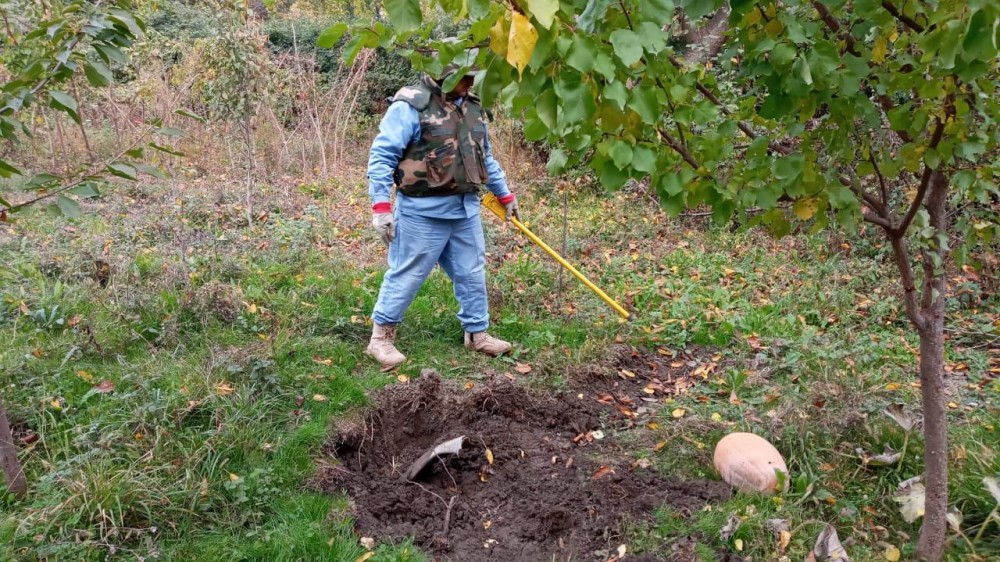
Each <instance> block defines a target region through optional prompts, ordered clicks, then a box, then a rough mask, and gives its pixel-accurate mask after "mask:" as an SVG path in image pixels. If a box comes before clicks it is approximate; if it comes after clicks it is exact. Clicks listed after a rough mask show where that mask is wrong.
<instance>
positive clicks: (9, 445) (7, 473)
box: [0, 402, 28, 500]
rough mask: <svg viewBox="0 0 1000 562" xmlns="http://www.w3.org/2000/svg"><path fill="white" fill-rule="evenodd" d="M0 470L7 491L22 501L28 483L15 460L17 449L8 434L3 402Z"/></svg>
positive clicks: (9, 433) (0, 421)
mask: <svg viewBox="0 0 1000 562" xmlns="http://www.w3.org/2000/svg"><path fill="white" fill-rule="evenodd" d="M0 469H2V470H3V477H4V480H6V482H7V491H9V492H10V493H11V494H13V495H14V497H15V498H17V499H19V500H22V499H24V496H25V494H26V493H27V492H28V483H27V481H25V479H24V470H23V469H22V468H21V462H20V461H18V460H17V447H16V446H15V445H14V436H13V434H12V433H11V432H10V422H9V421H7V410H5V409H4V407H3V402H0Z"/></svg>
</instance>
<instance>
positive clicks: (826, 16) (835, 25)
mask: <svg viewBox="0 0 1000 562" xmlns="http://www.w3.org/2000/svg"><path fill="white" fill-rule="evenodd" d="M812 4H813V7H814V8H816V11H817V12H819V17H820V18H821V19H822V20H823V23H825V24H826V26H827V27H829V28H830V31H832V32H833V34H834V35H836V36H837V37H839V38H841V39H843V40H844V43H846V44H847V52H849V53H851V54H852V55H854V56H856V57H860V56H861V53H859V52H858V48H857V47H856V46H855V45H854V36H853V35H851V32H850V30H846V31H844V32H843V33H841V25H840V22H839V21H837V18H835V17H833V14H831V13H830V9H829V8H827V7H826V6H825V5H824V4H823V3H822V2H820V1H819V0H814V1H813V3H812Z"/></svg>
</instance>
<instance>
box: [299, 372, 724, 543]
mask: <svg viewBox="0 0 1000 562" xmlns="http://www.w3.org/2000/svg"><path fill="white" fill-rule="evenodd" d="M467 386H468V385H467ZM467 386H466V387H460V386H458V385H453V384H451V383H445V382H442V381H441V379H440V378H439V377H438V376H437V375H436V374H432V375H425V376H423V377H422V378H421V379H420V380H419V381H416V382H414V383H412V384H408V385H393V386H390V387H387V388H386V389H385V390H384V391H382V392H381V393H380V394H379V395H377V396H376V397H375V398H374V404H373V407H372V408H371V409H369V410H367V411H366V412H364V413H360V415H359V416H358V418H357V419H356V420H355V421H353V422H341V423H340V424H339V425H338V426H337V427H336V428H335V432H334V435H333V436H332V439H331V440H330V441H329V442H328V444H327V447H326V450H325V452H326V453H327V454H328V455H329V456H330V457H333V458H335V459H337V461H339V462H335V463H329V462H328V463H320V466H322V467H325V468H322V469H321V470H320V472H319V474H318V475H317V484H318V485H319V486H320V487H321V488H322V489H323V490H325V491H327V492H330V493H337V492H343V491H346V492H347V493H348V494H349V495H350V497H351V499H352V505H353V506H354V507H353V509H354V513H353V516H354V518H355V525H356V526H357V528H358V531H359V532H360V533H361V536H366V537H367V536H370V537H374V538H375V539H376V540H378V541H389V540H401V539H404V538H405V537H407V536H413V537H414V538H415V540H416V543H417V544H418V545H419V546H421V547H422V548H424V549H426V550H428V551H431V552H433V553H434V554H435V555H436V556H437V557H438V558H439V559H441V560H461V561H463V562H478V561H486V560H493V561H496V560H505V561H506V560H567V559H573V560H596V559H597V558H596V554H595V553H596V552H597V551H602V550H603V551H604V552H605V553H606V552H608V550H609V548H610V549H612V550H613V549H615V548H617V547H618V546H619V545H620V544H622V542H623V540H622V538H621V534H622V525H623V523H624V522H625V521H627V520H631V521H636V520H645V519H648V518H650V517H651V514H652V512H653V510H655V509H657V508H658V507H659V506H661V505H662V504H664V503H666V504H669V505H671V506H673V507H674V508H676V509H679V510H688V511H689V512H693V511H696V510H699V509H702V508H703V507H704V506H705V505H706V504H707V503H713V502H718V501H722V500H725V499H726V498H728V497H729V496H730V494H731V491H730V488H729V486H728V485H726V484H725V483H723V482H717V481H689V482H681V481H678V480H674V479H672V478H669V477H664V476H661V475H658V474H656V473H654V472H652V471H649V470H644V469H642V468H636V467H633V463H632V459H630V458H629V457H628V455H627V454H624V453H623V452H622V446H621V444H620V443H619V442H618V439H617V436H616V433H615V432H613V431H610V429H609V428H605V433H606V437H605V438H604V439H599V440H588V439H578V440H576V441H574V438H575V437H577V436H579V435H581V434H588V433H590V432H592V431H594V430H597V429H598V427H599V425H600V424H599V420H600V414H601V412H604V411H606V410H607V409H606V407H605V406H603V405H602V404H600V403H598V402H597V401H595V400H594V399H593V397H591V396H587V397H585V398H583V399H581V398H580V397H579V395H578V393H576V392H567V393H564V394H548V393H539V392H535V391H529V390H526V389H524V388H522V387H520V386H518V385H516V384H514V383H512V382H510V381H509V380H507V379H505V378H504V377H495V378H491V379H490V380H488V381H487V382H485V383H477V384H475V386H473V387H472V388H471V389H470V388H467ZM455 435H464V436H466V440H465V446H464V447H463V448H462V450H461V452H460V453H459V454H458V455H457V456H454V457H446V458H443V459H442V460H443V461H444V462H437V461H435V462H433V463H431V464H430V465H429V466H428V467H427V468H426V469H425V470H424V471H423V472H422V473H421V474H420V476H419V478H418V479H417V481H415V482H408V481H406V479H405V478H404V471H405V470H406V467H407V466H409V465H410V463H413V462H414V460H416V459H417V458H418V457H420V456H421V454H422V453H424V452H426V451H427V450H428V449H429V448H431V447H433V446H434V445H435V444H437V443H440V442H441V441H443V440H445V439H449V438H451V437H453V436H455ZM336 464H339V465H340V466H334V465H336ZM666 556H667V553H663V558H658V557H656V556H645V557H643V556H635V557H633V556H632V555H629V559H630V560H644V559H646V560H656V559H666ZM602 560H603V559H602Z"/></svg>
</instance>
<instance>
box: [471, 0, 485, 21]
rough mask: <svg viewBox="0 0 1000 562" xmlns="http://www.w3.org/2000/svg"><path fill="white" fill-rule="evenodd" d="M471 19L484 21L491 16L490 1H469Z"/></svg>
mask: <svg viewBox="0 0 1000 562" xmlns="http://www.w3.org/2000/svg"><path fill="white" fill-rule="evenodd" d="M468 5H469V18H471V19H473V20H478V19H483V18H485V17H486V16H488V15H489V14H490V0H468Z"/></svg>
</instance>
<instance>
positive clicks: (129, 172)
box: [107, 162, 137, 181]
mask: <svg viewBox="0 0 1000 562" xmlns="http://www.w3.org/2000/svg"><path fill="white" fill-rule="evenodd" d="M107 170H108V172H110V173H111V174H112V175H115V176H118V177H120V178H125V179H127V180H133V181H135V180H136V179H137V178H136V170H135V168H134V167H133V166H132V165H131V164H126V163H124V162H115V163H114V164H108V168H107Z"/></svg>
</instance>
